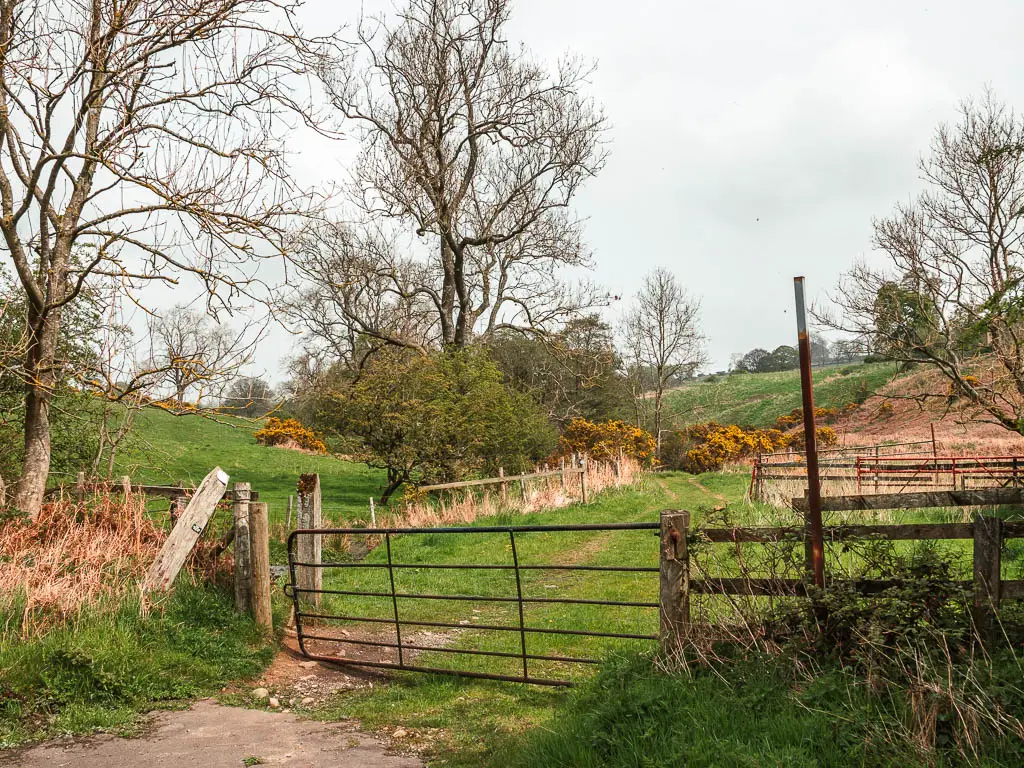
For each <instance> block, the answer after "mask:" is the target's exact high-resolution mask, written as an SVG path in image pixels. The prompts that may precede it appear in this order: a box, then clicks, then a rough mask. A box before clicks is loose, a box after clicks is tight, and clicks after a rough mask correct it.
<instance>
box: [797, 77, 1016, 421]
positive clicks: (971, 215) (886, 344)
mask: <svg viewBox="0 0 1024 768" xmlns="http://www.w3.org/2000/svg"><path fill="white" fill-rule="evenodd" d="M920 171H921V178H922V180H923V181H924V182H925V184H926V185H927V186H926V190H925V191H924V192H923V193H922V194H921V195H920V196H919V197H918V199H917V200H916V201H915V202H912V203H908V204H901V205H898V206H897V207H896V210H895V211H894V213H893V214H892V215H891V216H889V217H887V218H883V219H879V220H876V221H875V223H874V245H875V248H876V250H877V251H878V253H879V254H880V255H881V257H882V259H881V264H877V263H876V262H868V261H861V262H859V263H857V264H856V265H855V266H854V267H853V268H852V269H851V271H850V272H849V273H848V274H847V275H845V276H844V277H843V279H842V280H841V281H840V283H839V286H838V287H837V289H836V291H835V292H834V294H833V296H831V297H830V298H831V301H832V303H833V304H834V305H835V307H837V308H838V309H836V310H832V311H829V310H828V308H825V309H823V310H820V311H818V312H817V315H818V320H819V321H820V322H821V323H822V324H824V325H826V326H828V327H831V328H835V329H838V330H842V331H846V332H848V333H850V334H851V335H852V336H853V337H854V338H855V339H857V340H859V341H860V343H861V345H862V346H863V347H865V348H869V349H874V350H876V351H878V352H881V353H883V354H885V355H886V356H887V357H889V358H891V359H894V360H898V361H903V362H912V363H917V364H921V365H926V366H929V367H931V368H933V369H934V370H936V371H938V372H939V373H941V381H942V384H941V385H940V386H939V387H937V388H935V389H934V390H932V391H922V392H921V393H919V395H918V397H919V398H920V399H921V400H927V399H930V398H935V399H943V400H945V401H946V402H948V403H950V404H954V403H955V404H958V405H963V406H964V407H965V414H966V415H967V416H968V417H970V418H972V419H980V420H983V421H990V422H994V423H996V424H1000V425H1001V426H1003V427H1005V428H1006V429H1008V430H1011V431H1014V432H1019V433H1024V282H1022V281H1024V260H1022V255H1024V253H1022V246H1024V118H1022V117H1021V116H1019V115H1017V114H1015V113H1014V112H1013V110H1011V109H1009V108H1008V107H1007V106H1006V105H1005V104H1002V103H1000V102H999V101H998V100H997V99H996V97H995V96H994V95H993V94H992V93H991V92H986V93H985V94H984V95H983V97H982V98H981V99H980V100H978V101H971V100H968V101H965V102H964V103H962V104H961V107H960V115H959V120H958V122H957V123H956V124H955V125H942V126H940V127H939V129H938V130H937V131H936V134H935V138H934V139H933V141H932V145H931V151H930V153H929V154H928V155H927V156H926V157H924V158H923V159H922V160H921V162H920Z"/></svg>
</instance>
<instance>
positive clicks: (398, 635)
mask: <svg viewBox="0 0 1024 768" xmlns="http://www.w3.org/2000/svg"><path fill="white" fill-rule="evenodd" d="M384 541H385V542H386V543H387V547H388V577H389V578H390V579H391V605H392V606H394V609H395V638H396V639H397V640H398V663H399V664H402V663H403V662H404V660H403V658H402V624H401V622H400V621H399V620H398V597H397V596H396V595H395V570H394V568H392V567H391V534H390V533H388V534H385V535H384Z"/></svg>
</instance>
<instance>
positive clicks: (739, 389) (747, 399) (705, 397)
mask: <svg viewBox="0 0 1024 768" xmlns="http://www.w3.org/2000/svg"><path fill="white" fill-rule="evenodd" d="M895 372H896V368H895V365H894V364H892V363H870V364H867V365H865V364H851V365H838V366H830V367H828V368H819V369H817V370H815V371H814V402H815V404H816V405H817V406H820V407H842V406H844V405H846V404H847V403H850V402H852V401H855V400H856V399H857V398H858V395H859V394H860V396H861V397H863V395H862V393H863V392H864V391H868V392H873V391H874V390H876V389H878V388H879V387H881V386H882V385H883V384H885V383H886V382H887V381H888V380H890V379H891V378H892V377H893V376H894V374H895ZM800 403H801V400H800V372H799V371H782V372H780V373H746V374H734V375H731V376H730V375H726V376H718V377H716V380H714V381H706V380H705V381H696V382H693V383H690V384H685V385H683V386H682V387H680V388H679V389H676V390H673V391H672V392H669V393H668V394H667V395H666V407H667V409H668V412H669V413H670V414H672V415H674V417H675V421H676V423H678V424H680V425H688V424H695V423H699V422H705V421H717V422H719V423H720V424H740V425H741V426H754V427H769V426H771V425H772V424H773V423H774V422H775V419H777V418H778V417H779V416H781V415H783V414H785V413H789V412H790V411H792V410H793V409H794V408H799V407H800Z"/></svg>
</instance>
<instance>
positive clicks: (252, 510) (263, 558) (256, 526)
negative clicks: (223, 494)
mask: <svg viewBox="0 0 1024 768" xmlns="http://www.w3.org/2000/svg"><path fill="white" fill-rule="evenodd" d="M249 530H250V533H251V535H252V616H253V618H254V619H255V620H256V624H257V625H258V626H259V627H261V628H262V629H263V631H264V632H266V633H268V634H269V633H271V632H273V630H274V619H273V614H272V612H271V609H270V517H269V512H268V509H267V505H266V503H264V502H256V503H254V504H250V505H249Z"/></svg>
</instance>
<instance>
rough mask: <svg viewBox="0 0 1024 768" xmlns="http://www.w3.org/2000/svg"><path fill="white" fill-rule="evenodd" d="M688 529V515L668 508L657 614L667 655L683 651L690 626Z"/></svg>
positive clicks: (663, 517) (664, 514)
mask: <svg viewBox="0 0 1024 768" xmlns="http://www.w3.org/2000/svg"><path fill="white" fill-rule="evenodd" d="M689 529H690V513H689V512H686V511H685V510H676V509H667V510H664V511H663V512H662V513H661V548H660V555H661V556H660V558H659V570H660V587H659V600H658V602H659V605H660V609H659V611H658V614H659V625H660V632H659V639H660V641H661V649H662V651H663V652H665V653H672V652H673V651H676V650H678V649H679V648H680V646H681V645H682V641H683V639H684V638H685V637H686V632H687V628H688V626H689V623H690V559H689V553H688V551H687V546H686V536H687V534H688V533H689Z"/></svg>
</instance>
